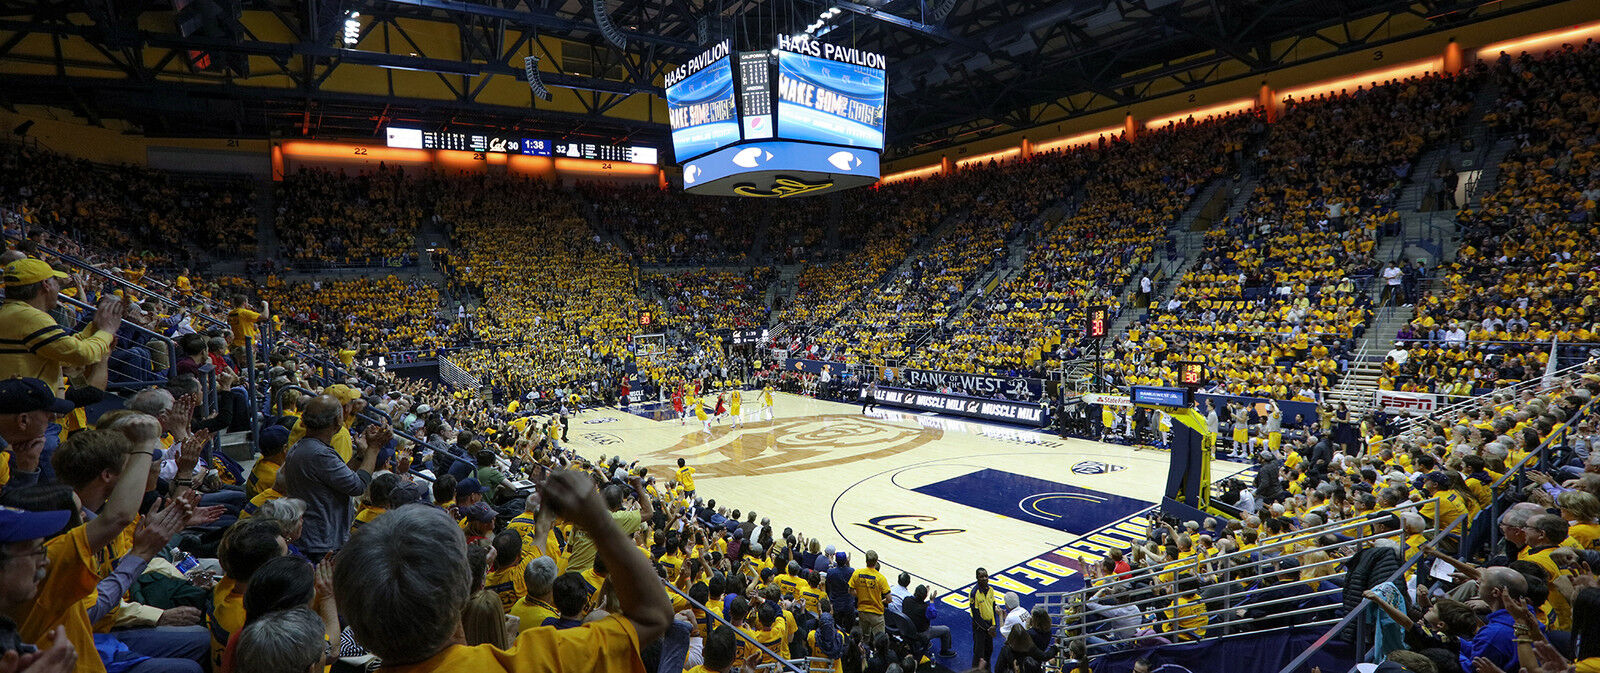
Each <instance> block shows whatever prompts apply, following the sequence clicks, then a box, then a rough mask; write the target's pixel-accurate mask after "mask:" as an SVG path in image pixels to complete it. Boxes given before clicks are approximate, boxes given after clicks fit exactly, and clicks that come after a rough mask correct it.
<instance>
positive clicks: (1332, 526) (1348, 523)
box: [1062, 498, 1439, 597]
mask: <svg viewBox="0 0 1600 673" xmlns="http://www.w3.org/2000/svg"><path fill="white" fill-rule="evenodd" d="M1438 501H1439V498H1430V499H1428V500H1423V501H1421V502H1418V503H1414V504H1413V505H1410V506H1408V508H1410V507H1416V506H1421V505H1422V504H1425V503H1428V502H1433V503H1435V504H1437V503H1438ZM1387 512H1389V510H1380V511H1377V512H1373V514H1382V513H1387ZM1370 525H1372V521H1371V520H1369V519H1367V518H1363V519H1361V520H1345V521H1330V522H1325V523H1323V524H1321V525H1319V526H1313V527H1312V528H1309V529H1305V530H1301V531H1299V532H1298V533H1296V534H1294V535H1292V536H1287V537H1281V538H1275V539H1272V540H1270V541H1262V542H1259V543H1258V544H1257V545H1256V547H1255V548H1253V549H1241V550H1238V551H1232V552H1228V553H1226V554H1218V555H1216V556H1213V557H1210V558H1208V559H1200V558H1199V557H1195V558H1194V559H1189V560H1183V561H1173V562H1170V563H1169V562H1162V563H1161V564H1159V565H1153V566H1146V567H1144V568H1139V569H1137V570H1132V571H1129V572H1128V573H1124V574H1126V575H1128V577H1126V578H1123V579H1118V580H1115V581H1112V582H1110V583H1107V584H1101V585H1099V586H1097V587H1094V589H1093V590H1099V589H1105V588H1110V587H1115V586H1120V585H1124V584H1131V583H1132V582H1134V581H1136V580H1139V579H1143V578H1145V577H1149V576H1153V575H1159V574H1162V573H1163V572H1166V571H1169V570H1171V571H1180V570H1185V569H1189V568H1195V567H1198V566H1199V565H1200V564H1201V563H1207V562H1213V561H1218V560H1223V559H1228V560H1231V559H1235V558H1240V557H1243V556H1245V555H1248V554H1251V553H1253V552H1255V551H1256V550H1257V549H1262V548H1270V547H1282V546H1284V545H1287V544H1290V543H1293V542H1299V541H1302V540H1312V539H1316V538H1318V537H1321V536H1322V535H1325V534H1327V533H1329V532H1333V531H1336V530H1344V529H1347V528H1359V527H1362V526H1370ZM1341 544H1349V543H1348V542H1341ZM1091 591H1092V590H1091V589H1089V588H1084V589H1079V590H1077V591H1072V592H1062V593H1065V594H1066V595H1067V596H1069V597H1080V596H1082V595H1085V594H1087V593H1090V592H1091Z"/></svg>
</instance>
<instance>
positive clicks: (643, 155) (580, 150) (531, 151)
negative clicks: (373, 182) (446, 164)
mask: <svg viewBox="0 0 1600 673" xmlns="http://www.w3.org/2000/svg"><path fill="white" fill-rule="evenodd" d="M386 132H387V133H386V135H387V140H388V145H389V147H399V148H405V149H413V150H447V151H457V152H488V153H494V154H522V155H526V156H535V157H548V156H558V157H570V158H573V159H591V160H595V161H615V162H619V163H632V164H650V165H655V164H656V163H657V161H658V160H659V158H660V155H659V153H658V152H657V151H656V148H654V147H645V146H643V145H604V144H599V143H576V142H562V141H553V140H550V139H548V138H525V137H521V136H513V135H506V134H489V133H464V132H459V131H423V130H421V129H410V128H403V127H395V126H391V127H389V128H388V129H386Z"/></svg>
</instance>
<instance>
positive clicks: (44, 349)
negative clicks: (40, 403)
mask: <svg viewBox="0 0 1600 673" xmlns="http://www.w3.org/2000/svg"><path fill="white" fill-rule="evenodd" d="M68 277H69V276H67V274H64V273H62V272H60V271H57V270H55V269H53V268H51V267H50V265H49V264H47V263H45V262H43V261H41V260H37V259H19V260H17V261H14V262H11V263H10V264H7V265H6V266H5V274H4V279H5V286H6V298H5V303H4V304H0V379H8V378H11V377H13V376H21V377H27V378H35V379H39V380H41V381H44V382H45V383H46V384H47V385H49V386H50V390H51V392H53V393H55V395H56V396H57V397H60V396H61V367H62V366H63V365H65V366H69V367H87V366H89V365H92V364H96V363H98V362H101V361H103V360H105V359H106V358H107V357H108V356H110V355H111V343H112V341H113V340H114V339H115V337H116V334H117V329H118V328H119V327H121V326H122V312H123V308H124V306H123V302H122V300H120V299H117V298H115V297H110V296H106V297H102V298H101V300H100V306H99V308H98V309H96V310H95V313H94V321H93V322H91V323H89V326H88V327H85V328H84V329H83V331H82V332H79V333H77V334H72V333H70V332H68V331H67V330H66V329H64V328H62V327H61V326H60V325H58V324H56V321H55V319H54V318H52V317H50V311H53V310H55V308H56V306H57V304H58V303H59V301H60V299H59V297H58V296H57V295H58V293H60V292H61V288H62V281H61V279H63V278H68Z"/></svg>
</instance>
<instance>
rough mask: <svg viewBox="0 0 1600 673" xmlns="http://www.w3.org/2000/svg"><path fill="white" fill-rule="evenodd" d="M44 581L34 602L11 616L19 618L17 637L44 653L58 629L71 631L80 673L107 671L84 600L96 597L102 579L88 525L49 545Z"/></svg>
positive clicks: (52, 540) (70, 634) (46, 545)
mask: <svg viewBox="0 0 1600 673" xmlns="http://www.w3.org/2000/svg"><path fill="white" fill-rule="evenodd" d="M44 547H45V563H46V564H48V567H47V569H46V574H45V577H44V582H43V583H42V584H40V585H39V594H38V595H37V596H35V597H34V599H33V602H32V603H31V604H29V605H27V606H25V607H23V608H22V609H21V610H20V611H14V612H12V613H11V614H10V616H11V617H12V618H14V619H16V622H17V624H18V626H17V635H18V636H19V637H21V638H22V641H23V642H26V643H33V644H34V645H36V646H38V647H39V649H41V650H43V649H46V648H48V647H49V645H50V643H48V642H46V641H45V636H46V635H47V634H48V633H50V631H52V630H54V629H55V627H56V626H65V627H66V628H67V640H70V641H72V646H73V647H75V648H77V649H78V664H77V666H76V667H75V668H74V669H73V670H74V671H76V672H77V673H94V672H96V671H104V670H106V667H105V664H104V663H102V662H101V661H100V654H99V653H98V652H96V651H95V649H94V628H93V626H92V625H90V624H89V611H88V608H87V607H86V606H85V605H84V599H86V598H92V597H93V596H94V594H95V585H96V584H98V583H99V582H100V578H99V577H98V576H97V575H95V574H94V552H93V550H91V549H89V529H88V528H87V526H86V525H83V524H80V525H79V526H78V527H76V528H73V529H72V530H70V531H67V532H66V533H65V534H63V535H58V536H56V537H55V538H53V539H51V540H50V541H49V542H46V543H45V545H44Z"/></svg>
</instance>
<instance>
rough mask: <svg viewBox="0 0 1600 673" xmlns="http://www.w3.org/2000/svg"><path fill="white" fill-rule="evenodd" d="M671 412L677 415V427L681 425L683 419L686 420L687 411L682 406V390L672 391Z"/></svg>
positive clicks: (675, 389)
mask: <svg viewBox="0 0 1600 673" xmlns="http://www.w3.org/2000/svg"><path fill="white" fill-rule="evenodd" d="M672 410H673V411H674V412H676V413H677V414H678V425H683V419H685V418H688V417H689V416H688V410H687V409H685V408H684V406H683V388H681V387H679V388H673V389H672Z"/></svg>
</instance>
